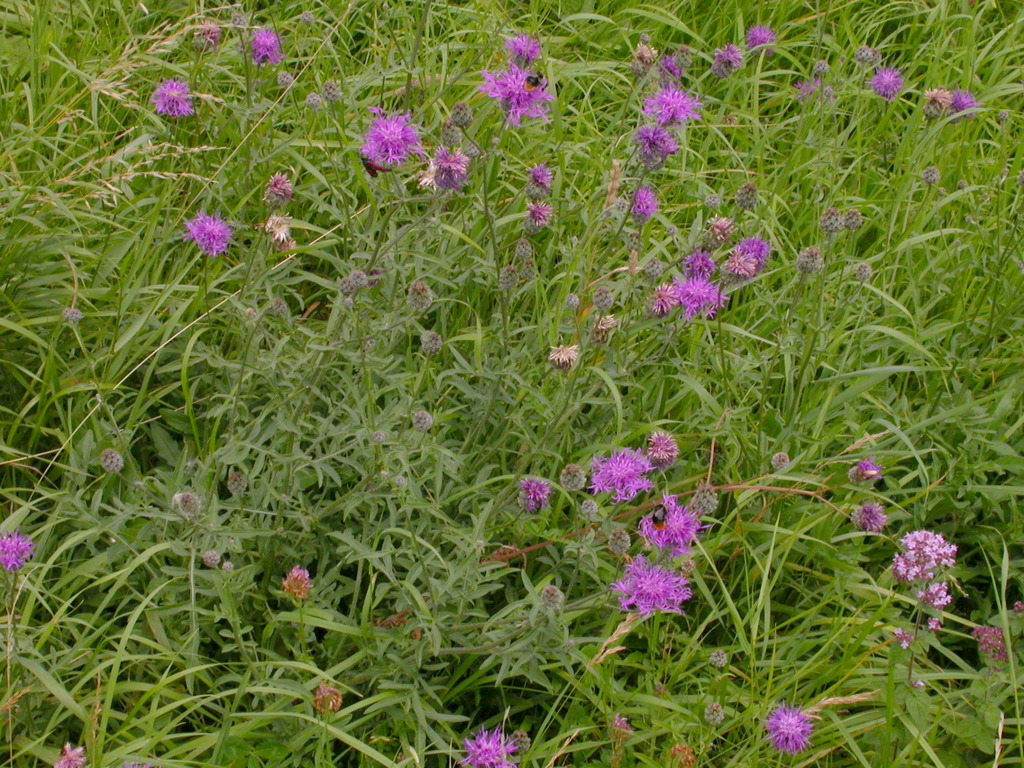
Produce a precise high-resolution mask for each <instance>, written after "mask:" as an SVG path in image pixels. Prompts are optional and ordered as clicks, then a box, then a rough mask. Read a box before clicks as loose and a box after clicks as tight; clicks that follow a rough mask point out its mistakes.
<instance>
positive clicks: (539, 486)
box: [519, 477, 551, 512]
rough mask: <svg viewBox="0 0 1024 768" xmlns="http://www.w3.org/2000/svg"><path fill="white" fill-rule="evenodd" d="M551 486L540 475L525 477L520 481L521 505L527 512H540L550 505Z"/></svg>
mask: <svg viewBox="0 0 1024 768" xmlns="http://www.w3.org/2000/svg"><path fill="white" fill-rule="evenodd" d="M550 495H551V487H550V486H549V485H548V484H547V483H546V482H545V481H543V480H541V479H540V478H539V477H524V478H523V479H522V481H521V482H520V483H519V506H520V507H522V508H523V510H524V511H526V512H539V511H540V510H542V509H544V508H545V507H547V506H548V497H549V496H550Z"/></svg>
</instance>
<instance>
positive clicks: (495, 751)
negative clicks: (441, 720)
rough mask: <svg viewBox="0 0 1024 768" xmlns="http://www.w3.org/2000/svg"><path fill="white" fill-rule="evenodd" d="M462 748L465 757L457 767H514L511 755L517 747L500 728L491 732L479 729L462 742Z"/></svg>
mask: <svg viewBox="0 0 1024 768" xmlns="http://www.w3.org/2000/svg"><path fill="white" fill-rule="evenodd" d="M462 748H463V749H464V750H465V752H466V756H465V757H464V758H462V759H461V760H459V765H465V766H469V767H470V768H512V767H513V766H514V765H515V761H514V760H513V759H512V753H513V752H515V751H516V750H517V749H518V746H517V745H516V743H515V742H514V741H513V740H511V739H509V738H507V737H506V736H505V734H503V733H502V732H501V729H500V728H495V729H494V730H493V731H488V730H487V729H486V728H481V729H480V730H479V731H477V732H476V733H475V734H474V735H473V736H472V737H470V738H468V739H466V740H465V741H464V742H463V744H462Z"/></svg>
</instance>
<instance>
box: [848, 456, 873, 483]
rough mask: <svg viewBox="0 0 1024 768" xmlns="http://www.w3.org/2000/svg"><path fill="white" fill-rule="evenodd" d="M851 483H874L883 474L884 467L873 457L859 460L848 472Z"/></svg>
mask: <svg viewBox="0 0 1024 768" xmlns="http://www.w3.org/2000/svg"><path fill="white" fill-rule="evenodd" d="M847 476H848V477H849V479H850V482H851V483H856V484H857V485H872V484H873V483H874V482H875V481H876V480H877V479H878V478H880V477H881V476H882V468H881V467H880V466H879V465H878V464H876V463H875V462H874V460H873V459H871V458H867V459H863V460H861V461H858V462H857V463H856V464H854V465H853V466H852V467H850V471H849V472H848V473H847Z"/></svg>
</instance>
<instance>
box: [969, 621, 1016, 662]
mask: <svg viewBox="0 0 1024 768" xmlns="http://www.w3.org/2000/svg"><path fill="white" fill-rule="evenodd" d="M971 637H973V638H974V639H975V640H977V641H978V650H979V651H980V652H981V653H983V654H985V655H986V656H988V657H989V658H990V659H992V661H1002V662H1006V661H1009V660H1010V657H1009V655H1008V654H1007V653H1006V641H1005V640H1003V630H1002V629H1000V628H999V627H975V628H974V630H973V631H972V632H971Z"/></svg>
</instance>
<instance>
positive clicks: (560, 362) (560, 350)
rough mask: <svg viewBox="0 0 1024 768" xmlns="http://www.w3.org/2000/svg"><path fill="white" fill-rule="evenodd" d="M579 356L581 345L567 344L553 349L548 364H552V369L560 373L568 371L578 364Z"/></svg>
mask: <svg viewBox="0 0 1024 768" xmlns="http://www.w3.org/2000/svg"><path fill="white" fill-rule="evenodd" d="M579 356H580V345H579V344H566V345H563V346H559V347H552V348H551V354H550V355H548V362H549V363H551V367H552V368H557V369H558V370H560V371H568V370H569V369H570V368H572V367H573V365H575V364H576V361H577V360H578V359H579Z"/></svg>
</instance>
